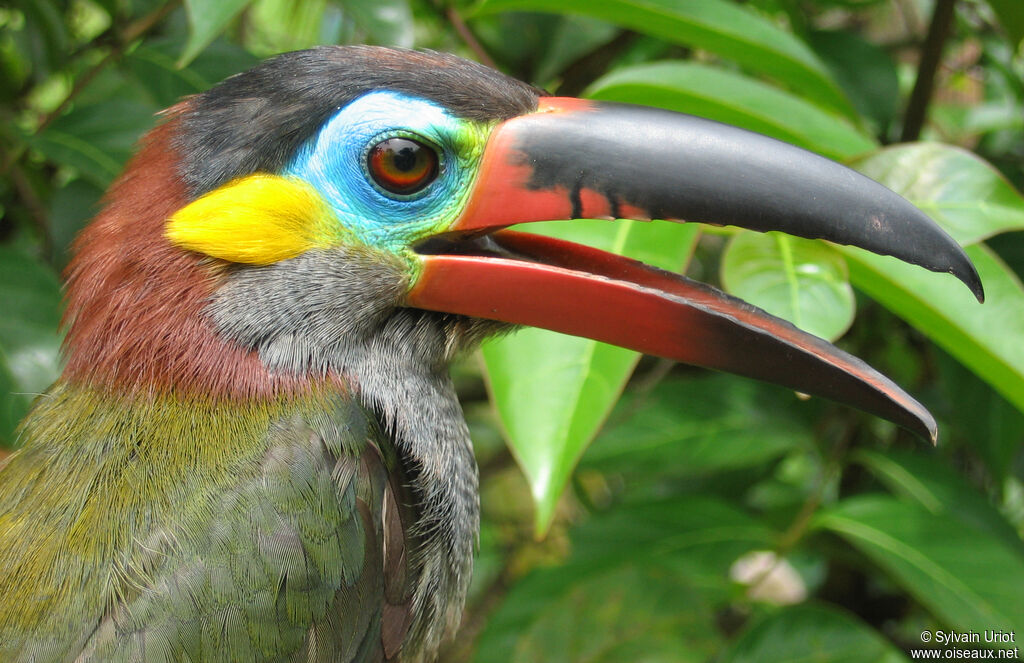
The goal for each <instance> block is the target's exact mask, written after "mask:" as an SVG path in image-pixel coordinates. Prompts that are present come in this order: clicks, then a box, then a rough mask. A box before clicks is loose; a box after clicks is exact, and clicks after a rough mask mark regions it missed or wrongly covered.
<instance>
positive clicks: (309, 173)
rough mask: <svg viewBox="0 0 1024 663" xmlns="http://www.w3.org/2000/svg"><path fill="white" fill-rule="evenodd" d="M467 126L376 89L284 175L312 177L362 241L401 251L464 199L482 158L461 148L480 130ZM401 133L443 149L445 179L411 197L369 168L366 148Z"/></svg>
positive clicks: (329, 125)
mask: <svg viewBox="0 0 1024 663" xmlns="http://www.w3.org/2000/svg"><path fill="white" fill-rule="evenodd" d="M465 125H466V121H464V120H460V119H458V118H455V117H453V116H451V115H449V114H448V113H447V112H446V111H445V110H444V109H443V108H441V107H440V106H438V105H437V104H434V103H431V102H429V101H425V100H423V99H418V98H414V97H409V96H406V95H402V94H398V93H396V92H389V91H384V92H372V93H369V94H366V95H364V96H362V97H359V98H358V99H356V100H355V101H353V102H351V103H350V104H348V105H347V106H345V107H344V108H342V109H341V110H339V111H338V112H337V113H336V114H335V115H334V116H333V117H331V118H330V119H329V120H328V121H327V122H326V123H325V124H324V126H323V127H322V128H321V129H320V131H319V133H317V134H316V135H315V136H313V137H312V138H311V139H309V140H308V141H306V143H305V144H303V146H302V147H301V148H299V151H298V152H297V153H296V155H295V157H294V158H293V159H292V161H291V163H289V164H288V166H287V167H286V168H285V171H284V173H283V174H284V175H286V176H292V177H298V178H301V179H303V180H305V181H307V182H309V183H310V184H311V185H312V186H313V188H315V189H316V190H317V191H318V192H319V193H320V195H321V196H323V197H324V200H326V201H327V203H328V205H330V207H331V208H332V209H333V210H334V212H335V215H336V217H337V218H338V219H339V222H340V223H341V224H342V226H344V229H345V230H347V231H348V232H349V233H351V234H352V235H354V236H355V237H356V238H357V239H359V240H360V241H361V242H363V243H364V244H366V245H369V246H374V247H378V248H384V249H387V250H390V251H393V252H395V253H401V252H402V251H403V250H404V249H407V248H408V246H409V245H410V244H411V243H413V242H415V241H417V240H418V239H421V238H423V237H425V236H428V235H430V234H432V233H434V232H437V231H439V230H440V229H442V227H443V226H444V225H446V224H447V223H450V221H451V220H452V219H453V218H454V216H455V214H456V210H457V209H458V207H459V206H460V205H461V203H462V202H463V201H464V200H465V198H466V195H467V194H468V190H469V187H470V186H471V184H472V180H473V175H474V173H475V171H476V167H475V166H476V165H477V163H478V161H479V150H477V149H472V148H473V147H474V145H472V144H470V145H460V142H464V141H460V138H459V137H460V136H467V135H468V134H472V133H474V132H467V131H466V127H465ZM394 136H402V137H407V138H409V137H412V138H418V139H420V140H421V142H425V143H427V144H431V145H434V146H436V147H437V148H439V151H440V154H439V158H440V169H439V175H438V178H437V179H436V180H435V181H434V182H433V183H432V184H430V185H429V186H428V187H427V188H426V189H425V190H424V191H423V192H420V193H419V194H415V195H413V196H411V197H408V198H406V199H402V198H396V197H392V196H389V195H386V194H385V193H383V192H381V191H380V190H379V189H378V188H377V187H376V186H374V185H373V184H372V183H371V182H370V180H369V175H368V174H367V173H366V169H365V155H366V150H367V148H368V147H369V146H370V145H371V144H376V143H377V142H379V141H381V140H385V139H387V138H390V137H394ZM424 139H425V140H424Z"/></svg>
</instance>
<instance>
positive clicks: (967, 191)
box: [854, 143, 1024, 246]
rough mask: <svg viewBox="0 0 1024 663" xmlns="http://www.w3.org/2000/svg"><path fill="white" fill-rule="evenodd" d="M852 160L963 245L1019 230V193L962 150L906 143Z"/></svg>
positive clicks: (1022, 210)
mask: <svg viewBox="0 0 1024 663" xmlns="http://www.w3.org/2000/svg"><path fill="white" fill-rule="evenodd" d="M854 165H855V166H856V168H857V170H859V171H861V172H862V173H864V174H865V175H867V176H868V177H871V178H872V179H875V180H878V181H879V182H881V183H882V184H884V185H886V186H887V187H889V188H890V189H892V190H893V191H895V192H897V193H899V194H900V195H902V196H903V197H904V198H906V199H907V200H909V201H910V202H912V203H914V204H915V205H917V206H918V207H920V208H921V209H922V210H924V211H925V212H926V213H927V214H928V215H929V216H931V217H932V218H933V219H935V220H936V221H938V222H939V225H941V226H942V227H943V228H944V229H945V230H946V232H948V233H949V234H950V235H952V236H953V237H954V238H955V239H956V240H957V241H958V242H960V244H963V245H965V246H966V245H968V244H975V243H977V242H980V241H981V240H983V239H985V238H987V237H991V236H992V235H995V234H997V233H1001V232H1006V231H1008V230H1024V198H1022V197H1021V194H1020V193H1018V192H1017V191H1016V190H1015V189H1014V188H1013V185H1012V184H1010V183H1009V182H1007V181H1006V178H1005V177H1003V176H1002V174H1001V173H1000V172H999V171H998V170H996V169H995V168H993V167H992V166H991V165H989V164H988V163H986V162H985V161H983V160H982V159H981V158H979V157H978V156H977V155H975V154H972V153H970V152H968V151H966V150H962V149H960V148H958V147H953V146H950V145H942V144H940V143H911V144H909V145H897V146H895V147H889V148H886V149H884V150H881V151H880V152H878V153H876V154H872V155H870V156H868V157H867V158H865V159H862V160H860V161H857V162H856V163H855V164H854Z"/></svg>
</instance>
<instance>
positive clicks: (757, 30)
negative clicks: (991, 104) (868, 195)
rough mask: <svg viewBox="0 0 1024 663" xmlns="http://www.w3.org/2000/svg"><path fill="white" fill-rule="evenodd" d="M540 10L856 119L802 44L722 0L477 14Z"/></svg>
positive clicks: (488, 3) (484, 9)
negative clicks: (694, 53) (738, 72)
mask: <svg viewBox="0 0 1024 663" xmlns="http://www.w3.org/2000/svg"><path fill="white" fill-rule="evenodd" d="M522 10H538V11H548V12H556V13H573V14H584V15H587V16H593V17H594V18H600V19H603V20H606V21H609V22H611V23H616V24H618V25H622V26H625V27H628V28H631V29H633V30H636V31H637V32H642V33H645V34H649V35H653V36H655V37H658V38H660V39H664V40H666V41H669V42H672V43H675V44H684V45H687V46H694V47H696V48H701V49H704V50H707V51H711V52H712V53H715V54H717V55H720V56H722V57H724V58H727V59H730V60H734V61H736V62H738V63H739V64H741V65H742V66H744V67H745V68H747V69H749V70H750V71H754V72H759V73H765V74H768V75H770V76H772V77H774V78H775V79H777V80H779V81H782V82H783V83H784V84H785V85H786V86H788V87H790V88H791V89H794V90H799V91H800V93H801V94H803V95H804V96H806V97H807V98H808V99H810V100H812V101H814V102H815V103H817V104H819V105H822V106H825V107H828V108H832V109H834V110H838V111H840V112H842V113H843V114H845V115H848V116H850V117H855V113H854V111H853V109H852V107H851V106H850V103H849V101H848V100H847V99H846V97H845V96H843V93H842V91H841V90H840V89H839V86H838V85H836V83H835V81H833V80H832V77H831V74H830V73H829V71H828V69H827V68H826V67H825V65H824V64H822V62H821V61H820V60H819V59H818V58H817V56H816V55H814V53H813V52H812V51H811V49H810V48H808V47H807V45H806V44H804V43H803V42H802V41H800V40H799V39H797V38H796V37H794V36H793V35H792V34H790V33H788V32H785V31H784V30H781V29H780V28H778V27H776V26H775V25H774V24H773V23H771V22H769V21H767V20H766V19H764V18H762V17H761V16H759V15H757V14H755V13H754V12H751V11H748V10H746V9H744V8H743V7H740V6H738V5H736V4H733V3H730V2H724V1H723V0H485V1H484V2H483V3H482V4H481V5H480V9H479V11H480V13H492V12H499V11H522Z"/></svg>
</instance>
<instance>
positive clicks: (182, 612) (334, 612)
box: [0, 385, 412, 663]
mask: <svg viewBox="0 0 1024 663" xmlns="http://www.w3.org/2000/svg"><path fill="white" fill-rule="evenodd" d="M37 410H39V411H38V412H37V413H36V414H37V416H36V417H34V418H33V419H32V420H31V422H35V423H30V424H29V426H28V427H27V428H26V429H25V431H24V435H25V437H26V438H27V446H26V448H25V449H24V450H22V451H20V452H18V453H16V454H15V455H14V456H13V457H12V458H11V459H10V461H9V462H8V463H7V465H6V466H5V467H4V468H3V469H2V470H0V514H2V515H0V541H3V543H4V545H3V547H2V548H0V568H3V569H5V570H6V571H7V572H6V573H5V574H4V576H3V578H2V579H0V594H2V595H3V596H5V598H6V600H5V601H4V602H3V603H2V604H0V659H2V660H5V661H35V662H36V663H43V662H46V661H70V660H74V661H82V662H85V661H125V662H128V661H151V660H152V661H236V660H237V661H254V660H255V661H352V662H357V661H383V660H385V653H386V652H389V653H391V654H392V655H393V654H394V653H395V652H396V651H397V649H396V647H395V642H399V643H401V642H402V641H403V640H404V638H405V635H406V633H405V631H406V630H407V629H408V625H409V622H408V619H407V618H406V617H405V616H404V615H403V613H407V611H408V606H407V604H408V602H409V600H410V597H411V593H410V590H409V586H410V580H412V578H411V577H410V574H409V572H408V569H407V567H406V558H405V553H404V551H405V549H406V546H407V542H406V540H405V537H406V536H407V534H406V532H405V527H404V526H403V525H402V523H401V516H400V514H399V513H398V511H399V505H400V504H404V503H407V502H408V500H409V497H408V496H407V495H405V494H403V491H404V490H405V489H404V487H403V486H404V483H403V480H402V478H401V476H402V474H401V470H400V468H399V466H398V463H397V460H396V458H395V457H394V452H393V451H392V450H391V449H390V446H389V444H388V443H387V441H386V440H385V439H384V438H383V437H382V436H381V434H380V431H379V430H377V428H376V426H375V423H374V420H373V419H372V417H370V416H368V414H367V413H366V412H365V411H364V410H362V408H361V407H359V406H358V405H357V404H356V403H355V402H354V401H353V400H351V398H349V397H348V396H346V395H345V394H343V393H338V392H332V391H328V390H316V391H314V392H312V393H310V394H307V395H306V396H305V397H304V398H301V399H287V400H278V401H273V402H268V403H264V404H262V405H254V406H252V407H249V408H239V407H238V406H237V405H232V406H227V405H224V404H221V405H217V404H214V403H210V402H206V401H203V400H187V401H181V400H174V399H171V398H159V399H154V400H145V401H140V400H135V401H131V402H125V401H124V400H118V399H110V398H109V397H104V396H103V395H101V394H99V393H97V392H95V391H91V390H88V389H82V388H75V387H70V386H67V385H63V386H59V387H57V388H55V389H54V390H53V391H52V392H51V393H50V394H48V395H47V396H46V397H44V399H43V400H42V401H40V403H39V404H38V405H37ZM68 412H74V413H76V414H75V415H74V417H73V418H69V417H68V416H67V413H68ZM41 422H45V423H41ZM40 456H45V457H46V461H47V462H41V461H42V460H43V459H42V458H40ZM395 519H398V520H395ZM396 523H397V524H396ZM381 597H386V601H382V600H381ZM385 604H386V605H387V606H388V609H387V611H386V612H387V614H386V615H385V614H384V613H385V610H384V607H383V606H384V605H385ZM403 606H405V607H403ZM383 627H387V630H386V631H385V632H384V635H382V628H383Z"/></svg>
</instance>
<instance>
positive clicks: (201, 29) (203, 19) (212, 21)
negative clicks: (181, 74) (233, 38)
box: [178, 0, 252, 67]
mask: <svg viewBox="0 0 1024 663" xmlns="http://www.w3.org/2000/svg"><path fill="white" fill-rule="evenodd" d="M250 2H252V0H185V12H186V14H187V15H188V24H189V28H190V30H189V36H188V42H187V43H186V44H185V47H184V48H183V49H182V51H181V55H180V56H179V57H178V66H179V67H184V66H186V65H187V64H188V63H190V62H192V60H194V59H195V57H196V56H197V55H199V54H200V53H201V52H202V50H203V49H204V48H206V47H207V46H208V45H209V44H210V42H212V41H213V40H214V39H216V38H217V35H219V34H220V33H221V32H223V31H224V29H225V28H227V27H228V23H230V22H231V19H233V18H234V17H236V16H238V15H239V14H240V13H241V12H242V10H243V9H245V7H246V5H248V4H249V3H250Z"/></svg>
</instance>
